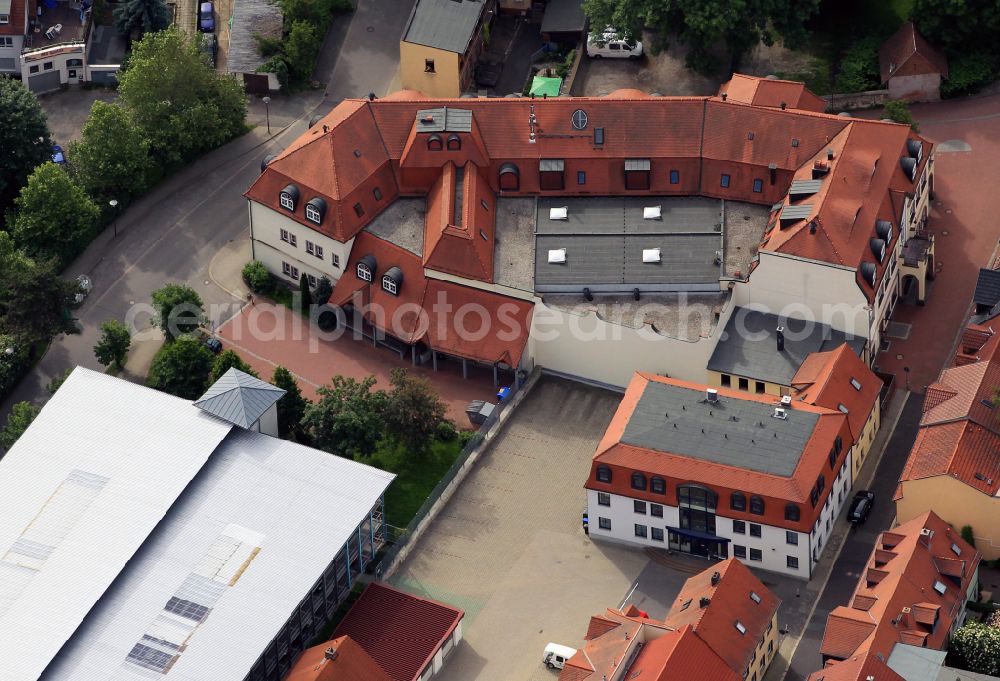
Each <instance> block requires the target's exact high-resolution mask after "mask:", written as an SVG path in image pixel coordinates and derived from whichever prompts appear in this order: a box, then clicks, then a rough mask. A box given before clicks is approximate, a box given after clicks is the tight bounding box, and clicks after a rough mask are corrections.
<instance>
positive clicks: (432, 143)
mask: <svg viewBox="0 0 1000 681" xmlns="http://www.w3.org/2000/svg"><path fill="white" fill-rule="evenodd" d="M443 148H444V144H443V143H442V142H441V136H440V135H431V136H430V137H428V138H427V149H428V150H429V151H441V149H443Z"/></svg>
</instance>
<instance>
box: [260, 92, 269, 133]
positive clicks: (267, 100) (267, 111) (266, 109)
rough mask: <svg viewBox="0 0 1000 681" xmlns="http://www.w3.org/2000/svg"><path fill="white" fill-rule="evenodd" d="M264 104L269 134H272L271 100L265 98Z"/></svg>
mask: <svg viewBox="0 0 1000 681" xmlns="http://www.w3.org/2000/svg"><path fill="white" fill-rule="evenodd" d="M261 101H262V102H264V116H265V118H267V134H268V135H270V134H271V106H270V104H271V98H270V97H264V98H263V99H262V100H261Z"/></svg>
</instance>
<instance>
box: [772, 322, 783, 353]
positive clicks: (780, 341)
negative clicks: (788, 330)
mask: <svg viewBox="0 0 1000 681" xmlns="http://www.w3.org/2000/svg"><path fill="white" fill-rule="evenodd" d="M774 332H775V333H776V334H777V340H778V352H784V351H785V327H783V326H779V327H778V328H777V329H775V330H774Z"/></svg>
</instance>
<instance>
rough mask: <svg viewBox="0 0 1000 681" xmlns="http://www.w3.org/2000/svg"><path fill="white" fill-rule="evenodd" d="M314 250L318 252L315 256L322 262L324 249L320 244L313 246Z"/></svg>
mask: <svg viewBox="0 0 1000 681" xmlns="http://www.w3.org/2000/svg"><path fill="white" fill-rule="evenodd" d="M313 249H315V251H316V252H315V253H314V254H313V255H315V256H316V257H317V258H319V259H320V260H322V259H323V247H322V246H320V245H319V244H315V245H314V246H313Z"/></svg>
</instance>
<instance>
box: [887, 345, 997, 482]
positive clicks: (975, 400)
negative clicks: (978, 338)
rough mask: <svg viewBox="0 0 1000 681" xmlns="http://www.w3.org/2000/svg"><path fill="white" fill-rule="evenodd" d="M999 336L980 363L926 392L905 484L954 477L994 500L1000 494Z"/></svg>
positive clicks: (955, 370)
mask: <svg viewBox="0 0 1000 681" xmlns="http://www.w3.org/2000/svg"><path fill="white" fill-rule="evenodd" d="M998 348H1000V335H993V336H991V337H990V338H989V340H987V341H986V343H985V344H984V345H983V346H982V348H981V349H980V354H979V359H978V361H976V362H974V363H971V364H963V365H961V366H955V367H951V368H949V369H945V370H944V371H942V372H941V376H940V378H939V379H938V380H937V381H936V382H935V383H932V384H931V385H930V386H928V388H927V395H926V399H925V401H924V407H923V409H924V414H923V417H922V418H921V420H920V429H919V430H918V431H917V438H916V440H915V442H914V443H913V448H912V449H911V450H910V457H909V459H907V462H906V466H905V467H904V469H903V473H902V476H901V477H900V479H901V480H904V481H905V480H917V479H920V478H929V477H934V476H937V475H950V476H952V477H955V478H957V479H958V480H961V481H962V482H964V483H965V484H966V485H969V486H970V487H972V488H974V489H977V490H979V491H981V492H983V493H985V494H988V495H990V496H994V495H996V494H997V492H1000V421H998V419H997V412H998V408H997V407H995V406H989V405H992V404H993V403H992V399H993V396H994V393H995V392H996V391H997V390H998V389H1000V352H998Z"/></svg>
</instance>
